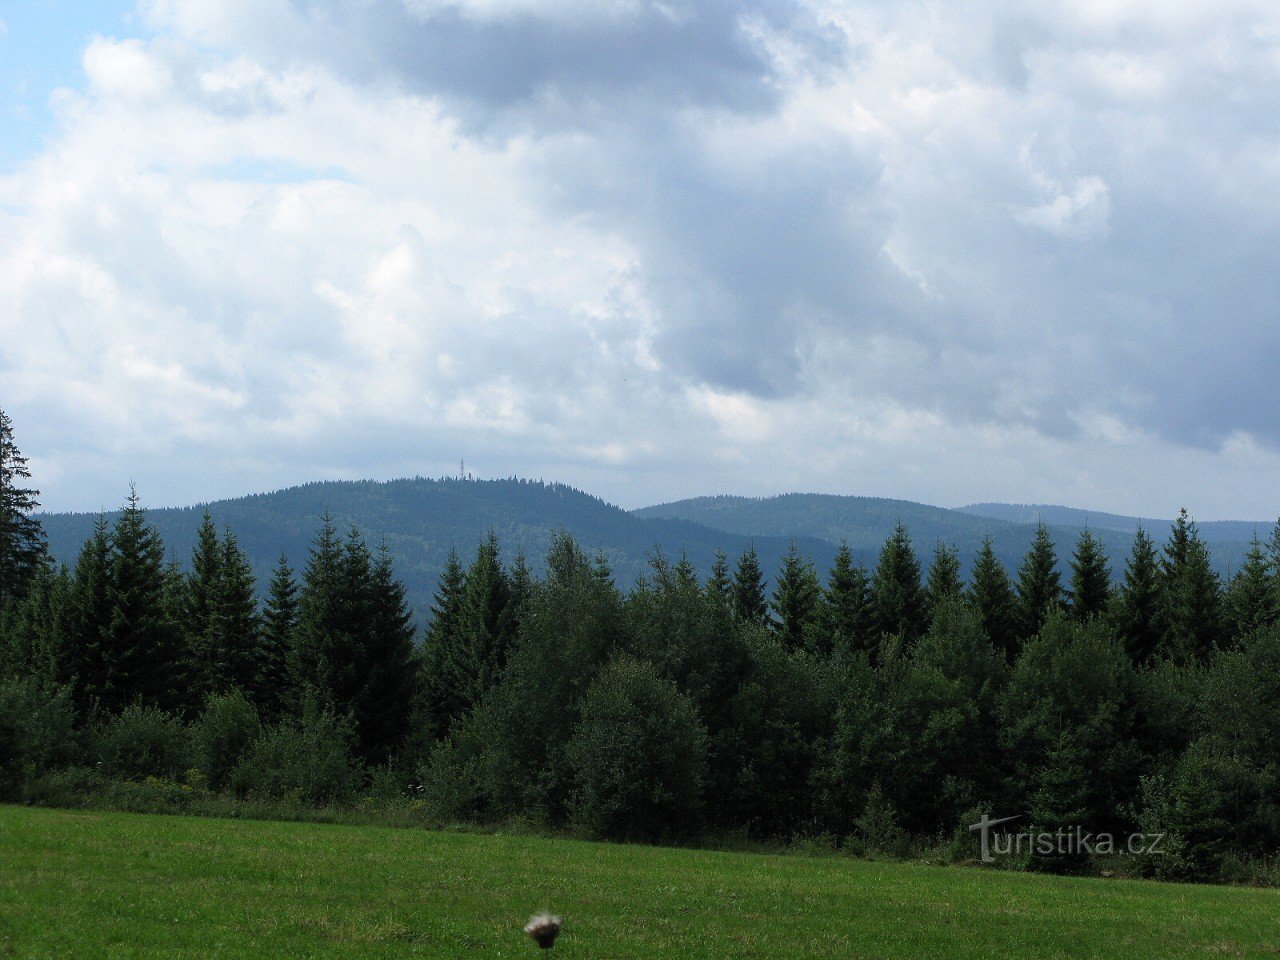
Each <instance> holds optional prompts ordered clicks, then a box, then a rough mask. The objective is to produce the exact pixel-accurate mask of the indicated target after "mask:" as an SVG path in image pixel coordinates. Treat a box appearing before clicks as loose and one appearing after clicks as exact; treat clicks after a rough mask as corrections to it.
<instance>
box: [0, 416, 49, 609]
mask: <svg viewBox="0 0 1280 960" xmlns="http://www.w3.org/2000/svg"><path fill="white" fill-rule="evenodd" d="M30 479H31V471H30V470H28V469H27V459H26V457H24V456H23V455H22V453H21V452H20V451H19V450H18V446H17V444H16V443H15V442H14V439H13V422H12V421H11V420H10V419H9V417H8V416H7V415H6V414H5V412H4V411H3V410H0V610H3V609H4V607H5V606H6V605H7V604H8V603H10V602H11V601H14V600H18V599H20V598H21V597H22V596H24V595H25V594H26V591H27V587H28V586H29V585H30V583H31V581H32V579H33V578H34V577H35V575H36V574H37V573H38V572H39V570H40V568H41V567H42V566H43V565H44V564H45V562H46V557H45V540H44V530H43V529H42V528H41V526H40V521H39V520H37V519H36V518H35V517H34V516H33V513H34V512H35V509H36V507H38V506H39V505H40V504H39V502H38V500H37V499H36V498H37V497H39V496H40V491H38V490H31V489H27V488H25V487H20V486H18V483H19V482H20V481H24V480H30Z"/></svg>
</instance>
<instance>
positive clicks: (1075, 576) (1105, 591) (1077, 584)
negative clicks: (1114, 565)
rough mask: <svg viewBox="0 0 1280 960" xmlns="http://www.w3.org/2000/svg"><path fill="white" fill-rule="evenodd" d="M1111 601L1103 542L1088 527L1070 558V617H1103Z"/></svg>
mask: <svg viewBox="0 0 1280 960" xmlns="http://www.w3.org/2000/svg"><path fill="white" fill-rule="evenodd" d="M1110 600H1111V570H1110V569H1109V568H1108V566H1107V555H1106V553H1104V552H1103V549H1102V543H1101V541H1099V540H1098V538H1097V537H1095V536H1094V535H1093V533H1092V532H1091V531H1090V530H1089V528H1088V527H1086V528H1085V529H1084V530H1082V531H1080V539H1079V540H1078V541H1077V542H1076V549H1075V553H1074V554H1072V557H1071V616H1072V617H1074V618H1075V619H1076V620H1080V621H1084V620H1089V619H1091V618H1093V617H1098V616H1102V615H1103V614H1104V613H1106V611H1107V606H1108V604H1109V603H1110Z"/></svg>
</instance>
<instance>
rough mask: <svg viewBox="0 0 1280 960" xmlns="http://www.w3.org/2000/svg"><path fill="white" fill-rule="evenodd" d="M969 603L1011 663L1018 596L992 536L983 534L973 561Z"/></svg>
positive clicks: (1016, 645)
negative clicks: (993, 543)
mask: <svg viewBox="0 0 1280 960" xmlns="http://www.w3.org/2000/svg"><path fill="white" fill-rule="evenodd" d="M969 602H970V604H972V606H973V608H974V609H975V610H976V611H977V612H978V617H979V618H980V620H981V621H982V629H983V631H984V632H985V633H986V635H987V636H988V637H990V638H991V642H992V643H993V644H994V645H995V648H996V649H997V650H999V651H1000V652H1001V653H1002V654H1004V656H1005V658H1006V659H1007V660H1009V661H1010V662H1012V661H1013V660H1014V659H1016V658H1017V655H1018V650H1019V648H1020V644H1019V643H1018V599H1017V595H1016V594H1015V593H1014V589H1013V583H1012V581H1010V579H1009V574H1008V572H1007V571H1006V570H1005V568H1004V564H1002V563H1001V562H1000V559H999V558H998V557H997V556H996V552H995V548H994V547H993V546H992V543H991V538H990V537H984V538H983V541H982V546H981V547H980V548H979V549H978V555H977V557H976V558H975V559H974V563H973V585H972V587H971V588H970V590H969Z"/></svg>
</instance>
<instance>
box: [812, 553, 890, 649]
mask: <svg viewBox="0 0 1280 960" xmlns="http://www.w3.org/2000/svg"><path fill="white" fill-rule="evenodd" d="M821 623H822V630H823V631H825V633H826V635H827V637H828V639H827V640H826V641H825V643H826V645H827V646H829V647H830V648H831V649H832V650H834V651H836V652H839V653H853V652H856V651H862V652H864V653H866V654H867V655H868V656H872V655H873V654H874V653H875V647H876V639H877V634H876V627H875V612H874V610H873V609H872V606H871V585H870V583H869V581H868V579H867V572H866V570H864V569H863V568H862V567H860V566H855V565H854V562H853V553H852V552H851V551H850V550H849V545H848V544H847V543H844V542H843V541H842V542H841V544H840V549H839V550H838V551H837V552H836V559H835V563H834V564H832V567H831V572H830V574H829V575H828V576H827V589H826V590H825V591H824V592H823V598H822V616H821Z"/></svg>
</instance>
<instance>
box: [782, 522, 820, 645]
mask: <svg viewBox="0 0 1280 960" xmlns="http://www.w3.org/2000/svg"><path fill="white" fill-rule="evenodd" d="M818 598H819V587H818V576H817V574H816V573H814V570H813V565H812V564H811V563H809V562H808V561H807V560H805V559H804V558H803V557H802V556H800V551H799V550H798V549H797V548H796V544H795V541H792V543H791V546H790V548H789V549H788V550H787V555H786V556H785V557H783V559H782V570H781V572H780V573H779V575H778V585H777V587H776V588H775V589H774V591H773V610H774V613H775V614H776V615H777V616H776V617H775V619H774V630H775V632H776V633H777V635H778V639H779V640H781V641H782V645H783V646H784V647H786V648H787V649H788V650H799V649H802V648H803V647H804V646H805V645H806V641H807V640H808V639H809V638H810V637H811V635H812V632H813V629H814V626H815V622H816V620H817V616H818Z"/></svg>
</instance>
